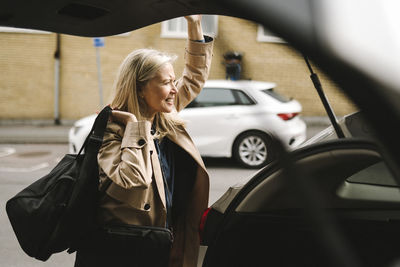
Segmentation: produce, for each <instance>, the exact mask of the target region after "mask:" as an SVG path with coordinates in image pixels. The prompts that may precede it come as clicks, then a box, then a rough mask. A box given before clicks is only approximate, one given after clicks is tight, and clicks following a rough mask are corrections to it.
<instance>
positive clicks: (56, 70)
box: [54, 33, 61, 125]
mask: <svg viewBox="0 0 400 267" xmlns="http://www.w3.org/2000/svg"><path fill="white" fill-rule="evenodd" d="M60 55H61V51H60V34H58V33H57V34H56V51H55V52H54V124H56V125H60V124H61V123H60V108H59V101H60Z"/></svg>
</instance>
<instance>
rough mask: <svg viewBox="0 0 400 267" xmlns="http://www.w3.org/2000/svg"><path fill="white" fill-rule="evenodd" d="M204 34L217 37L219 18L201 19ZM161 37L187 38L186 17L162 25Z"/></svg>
mask: <svg viewBox="0 0 400 267" xmlns="http://www.w3.org/2000/svg"><path fill="white" fill-rule="evenodd" d="M201 24H202V26H203V32H204V34H206V35H209V36H212V37H215V36H216V35H217V30H218V16H215V15H203V16H202V18H201ZM161 37H163V38H187V23H186V19H185V18H184V17H179V18H175V19H170V20H167V21H164V22H162V23H161Z"/></svg>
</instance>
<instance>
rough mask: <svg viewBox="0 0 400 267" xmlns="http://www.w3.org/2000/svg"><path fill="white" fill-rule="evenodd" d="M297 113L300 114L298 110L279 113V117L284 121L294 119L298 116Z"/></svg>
mask: <svg viewBox="0 0 400 267" xmlns="http://www.w3.org/2000/svg"><path fill="white" fill-rule="evenodd" d="M297 115H299V113H298V112H293V113H279V114H278V117H279V118H281V119H282V120H284V121H288V120H291V119H293V118H294V117H296V116H297Z"/></svg>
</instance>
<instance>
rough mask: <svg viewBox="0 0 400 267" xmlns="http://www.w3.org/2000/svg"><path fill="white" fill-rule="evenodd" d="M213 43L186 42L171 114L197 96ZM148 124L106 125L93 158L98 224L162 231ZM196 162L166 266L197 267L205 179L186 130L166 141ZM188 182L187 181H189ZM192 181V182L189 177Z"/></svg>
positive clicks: (162, 208)
mask: <svg viewBox="0 0 400 267" xmlns="http://www.w3.org/2000/svg"><path fill="white" fill-rule="evenodd" d="M212 48H213V42H212V41H211V42H206V43H200V42H193V41H188V44H187V48H186V51H185V68H184V72H183V76H182V77H181V78H180V79H179V80H178V81H177V83H176V86H177V89H178V94H177V98H176V102H175V108H176V112H179V111H180V110H182V109H183V108H184V107H185V106H186V105H188V104H189V103H190V101H191V100H193V99H194V98H195V97H196V96H197V95H198V94H199V92H200V90H201V89H202V87H203V84H204V82H205V81H206V79H207V77H208V74H209V69H210V65H211V58H212ZM150 130H151V123H150V122H148V121H139V122H130V123H128V124H127V125H126V127H124V126H122V125H119V124H116V123H112V122H111V123H108V125H107V129H106V132H105V135H104V139H103V144H102V147H101V148H100V151H99V155H98V162H99V169H100V178H101V180H100V182H101V184H100V188H101V185H102V184H103V183H104V181H106V180H107V179H108V178H109V179H111V180H112V183H111V184H110V185H109V186H108V188H107V189H106V191H105V192H106V193H105V194H104V195H103V197H102V199H101V201H100V206H99V220H100V222H101V223H114V222H115V223H126V224H136V225H147V226H161V227H164V226H165V222H166V201H165V192H164V183H163V178H162V173H161V167H160V162H159V159H158V155H157V151H156V149H155V145H154V141H153V137H152V135H151V133H150ZM167 137H168V138H169V139H170V140H171V141H173V142H174V143H175V144H177V145H178V146H179V147H181V148H182V149H183V150H184V151H186V152H187V154H188V155H190V157H192V158H193V160H194V161H195V162H196V165H197V168H196V169H197V171H196V173H197V174H196V177H195V179H194V184H193V188H192V189H188V190H192V191H191V193H190V194H189V197H188V199H187V202H186V207H185V210H186V212H185V216H182V218H180V219H178V220H177V222H175V223H174V244H173V248H172V252H171V260H170V266H196V265H197V256H198V249H199V236H198V227H199V223H200V219H201V215H202V213H203V211H204V209H206V208H207V206H208V194H209V177H208V174H207V171H206V168H205V166H204V163H203V161H202V159H201V156H200V154H199V152H198V150H197V148H196V147H195V145H194V144H193V141H192V140H191V138H190V136H189V135H188V133H187V132H186V130H185V129H183V128H182V131H180V132H178V133H177V134H176V135H168V136H167ZM189 178H190V177H188V179H189ZM192 179H193V177H192Z"/></svg>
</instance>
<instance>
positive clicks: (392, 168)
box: [0, 0, 400, 266]
mask: <svg viewBox="0 0 400 267" xmlns="http://www.w3.org/2000/svg"><path fill="white" fill-rule="evenodd" d="M398 8H399V5H398V4H397V3H396V1H391V2H390V1H379V2H378V1H345V0H342V1H324V0H314V1H313V0H310V1H303V0H265V1H257V0H231V1H216V0H214V1H192V0H179V1H178V0H170V1H136V0H132V1H130V2H126V1H114V2H105V1H91V0H81V1H69V0H64V1H50V2H49V1H45V2H40V3H39V2H32V1H26V0H19V1H11V0H7V1H4V2H3V3H2V8H1V11H0V24H1V25H4V26H15V27H25V28H34V29H41V30H47V31H54V32H60V33H67V34H74V35H81V36H106V35H112V34H119V33H123V32H126V31H129V30H133V29H136V28H139V27H142V26H145V25H149V24H152V23H155V22H159V21H162V20H165V19H170V18H173V17H177V16H182V15H186V14H194V13H202V14H220V15H230V16H236V17H242V18H246V19H251V20H254V21H256V22H258V23H261V24H263V25H264V26H265V27H267V28H268V29H270V30H272V31H273V32H276V33H277V34H278V35H279V36H281V37H282V38H284V39H285V40H286V41H287V42H288V43H289V44H291V45H292V46H293V47H294V48H296V49H297V50H298V51H299V52H300V53H302V54H304V55H306V56H307V57H309V58H310V59H312V60H313V62H315V63H316V64H317V65H318V66H319V67H320V68H321V69H322V70H324V72H325V73H326V74H328V75H329V76H330V77H331V78H332V79H333V80H334V81H335V82H336V83H337V84H338V85H339V86H340V88H341V89H342V90H343V91H344V92H345V93H346V94H347V95H348V96H349V97H350V98H351V99H352V100H353V101H354V103H355V104H356V105H357V106H358V108H359V109H360V110H362V114H363V117H364V119H365V121H366V123H367V124H368V129H369V130H370V131H371V136H372V138H364V137H362V136H361V137H360V136H347V137H346V135H345V134H344V133H343V130H341V127H340V124H337V123H336V122H335V120H336V119H335V116H334V114H333V112H332V110H331V109H329V108H327V111H328V115H329V117H330V118H331V121H332V122H333V127H334V128H335V131H336V134H337V135H338V137H339V138H337V139H334V140H328V141H323V142H319V143H314V144H310V145H307V146H304V147H302V148H300V149H298V150H295V151H292V152H287V151H285V149H284V147H283V146H282V145H280V143H279V141H276V146H277V147H278V148H280V149H279V151H280V154H279V156H278V157H277V160H275V161H274V162H272V163H271V164H268V165H267V166H266V167H264V168H263V169H261V170H260V171H259V172H258V173H257V174H256V175H255V176H254V177H253V178H252V179H251V180H250V181H249V182H248V183H246V184H245V185H243V186H241V187H235V188H231V189H229V190H228V192H227V193H226V194H225V195H223V196H222V197H221V199H220V200H218V201H217V202H216V203H215V204H214V205H213V206H212V207H211V208H210V209H209V210H207V211H206V212H205V214H204V217H203V219H202V223H201V229H200V230H201V236H202V244H203V245H205V246H207V251H206V254H205V258H204V261H203V266H394V264H396V262H397V261H398V260H399V258H400V251H399V249H398V243H399V240H400V192H399V188H398V181H399V167H400V138H399V136H400V128H399V127H396V125H398V124H399V122H400V105H399V101H400V95H399V93H400V92H399V88H400V80H399V75H398V73H400V67H399V63H398V58H400V57H399V53H400V49H399V48H400V47H399V46H398V40H399V34H398V32H397V31H396V27H397V25H399V20H398V16H397V13H396V11H397V10H398ZM127 17H129V18H132V19H131V20H127V19H126V18H127ZM311 78H312V79H313V81H314V82H315V85H316V88H317V90H318V92H319V93H320V95H321V101H322V102H324V104H327V103H325V102H326V99H325V98H324V97H323V94H322V93H321V91H322V90H320V89H321V84H319V82H318V79H317V78H316V76H315V74H312V75H311ZM325 106H329V105H325Z"/></svg>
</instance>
